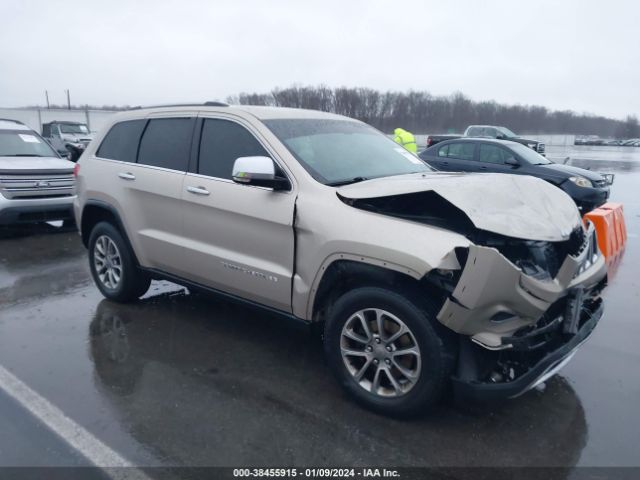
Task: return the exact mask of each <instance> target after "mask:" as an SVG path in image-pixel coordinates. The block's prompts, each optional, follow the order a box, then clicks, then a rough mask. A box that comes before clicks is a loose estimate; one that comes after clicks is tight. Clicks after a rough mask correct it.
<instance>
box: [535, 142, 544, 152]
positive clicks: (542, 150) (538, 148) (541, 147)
mask: <svg viewBox="0 0 640 480" xmlns="http://www.w3.org/2000/svg"><path fill="white" fill-rule="evenodd" d="M536 151H537V152H538V153H544V152H545V146H544V143H539V144H538V146H537V147H536Z"/></svg>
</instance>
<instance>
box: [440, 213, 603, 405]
mask: <svg viewBox="0 0 640 480" xmlns="http://www.w3.org/2000/svg"><path fill="white" fill-rule="evenodd" d="M483 235H484V234H483ZM476 242H478V243H482V244H483V245H482V246H480V245H473V246H471V247H469V248H468V249H458V250H457V251H456V254H457V255H458V259H459V261H460V264H461V265H462V271H461V273H460V275H459V280H458V282H457V284H456V285H455V287H454V288H453V289H452V291H451V292H450V295H449V297H448V298H447V300H446V301H445V302H444V305H443V306H442V308H441V310H440V312H439V313H438V320H439V321H440V322H441V323H442V324H444V325H445V326H447V327H448V328H450V329H451V330H453V331H455V332H457V333H459V334H461V335H462V336H461V345H460V356H459V365H458V371H457V374H456V376H455V378H454V385H455V387H456V390H457V391H458V393H460V394H462V395H465V396H473V397H478V398H483V399H485V398H487V397H496V398H503V397H513V396H517V395H520V394H521V393H524V392H525V391H527V390H529V389H530V388H532V387H534V386H535V385H537V384H538V383H540V382H542V381H544V380H545V379H546V378H548V377H550V376H551V375H553V374H554V373H555V372H556V371H557V370H559V369H560V368H561V367H562V366H563V365H564V364H565V363H566V362H567V361H568V360H569V359H570V357H571V356H572V355H573V353H575V350H576V348H578V347H579V346H580V344H581V343H582V342H583V341H584V340H586V338H587V337H588V336H589V335H590V334H591V332H592V331H593V329H594V328H595V326H596V324H597V323H598V321H599V319H600V318H601V317H602V312H603V306H602V300H601V298H600V292H601V290H602V288H603V287H604V284H605V282H606V265H605V259H604V257H603V256H602V255H601V254H600V253H599V252H598V247H597V241H596V236H595V230H594V228H593V226H592V225H589V227H588V229H587V230H586V231H585V230H584V229H583V228H582V227H579V228H577V229H575V230H574V232H573V233H572V234H571V236H570V238H569V239H568V240H566V241H564V242H536V241H523V240H516V239H510V238H506V237H501V236H496V235H487V236H485V237H484V238H478V239H476Z"/></svg>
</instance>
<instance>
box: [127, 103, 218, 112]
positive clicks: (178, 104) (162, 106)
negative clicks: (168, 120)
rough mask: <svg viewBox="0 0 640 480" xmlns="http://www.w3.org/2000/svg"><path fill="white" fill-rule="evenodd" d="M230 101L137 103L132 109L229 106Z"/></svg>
mask: <svg viewBox="0 0 640 480" xmlns="http://www.w3.org/2000/svg"><path fill="white" fill-rule="evenodd" d="M228 106H229V104H228V103H224V102H204V103H169V104H166V105H149V106H145V107H143V106H141V105H137V106H135V107H131V110H140V109H143V108H165V107H228Z"/></svg>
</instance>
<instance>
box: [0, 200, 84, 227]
mask: <svg viewBox="0 0 640 480" xmlns="http://www.w3.org/2000/svg"><path fill="white" fill-rule="evenodd" d="M74 199H75V196H70V197H62V198H46V199H29V200H22V199H20V200H8V199H4V198H0V225H12V224H16V223H36V222H46V221H51V220H71V219H72V218H73V200H74Z"/></svg>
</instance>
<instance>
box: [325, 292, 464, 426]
mask: <svg viewBox="0 0 640 480" xmlns="http://www.w3.org/2000/svg"><path fill="white" fill-rule="evenodd" d="M436 313H437V309H436V305H435V303H434V302H432V301H430V300H429V299H428V298H424V299H423V298H421V299H420V300H419V301H412V300H410V299H409V298H407V297H405V296H403V295H400V294H398V293H396V292H394V291H391V290H387V289H383V288H377V287H363V288H357V289H354V290H351V291H350V292H348V293H346V294H344V295H343V296H342V297H340V298H339V299H338V301H337V302H336V303H335V305H334V306H333V308H332V309H331V312H330V314H329V316H328V319H327V323H326V325H325V338H324V348H325V355H326V357H327V360H328V362H329V365H330V367H331V369H332V371H333V373H334V374H335V376H336V377H337V379H338V381H339V382H340V383H341V384H342V386H343V387H344V388H345V389H346V390H347V392H349V393H350V394H351V395H352V396H353V397H354V399H355V400H356V401H358V402H359V403H360V404H362V405H363V406H365V407H367V408H369V409H371V410H374V411H376V412H378V413H382V414H384V415H390V416H397V417H407V416H412V415H416V414H419V413H423V412H425V411H427V410H428V409H429V407H431V406H432V405H433V404H435V403H436V402H437V401H438V400H439V399H440V398H441V397H442V395H443V393H444V391H445V389H446V387H447V385H448V383H449V378H450V376H451V373H452V371H453V367H454V359H455V352H454V348H453V347H452V345H451V342H450V341H448V339H447V338H445V336H443V335H440V334H439V333H438V331H437V328H436V325H435V324H434V322H437V320H436V318H435V317H436Z"/></svg>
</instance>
